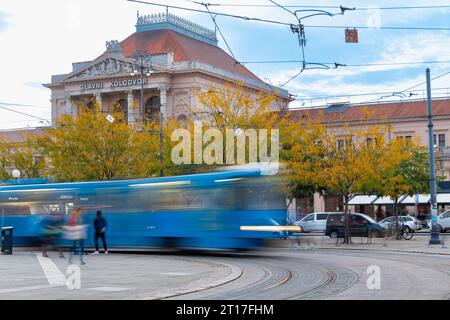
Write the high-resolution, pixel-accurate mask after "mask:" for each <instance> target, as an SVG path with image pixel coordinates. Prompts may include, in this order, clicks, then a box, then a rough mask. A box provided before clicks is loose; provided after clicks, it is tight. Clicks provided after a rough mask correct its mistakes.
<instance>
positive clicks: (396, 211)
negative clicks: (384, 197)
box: [394, 198, 401, 240]
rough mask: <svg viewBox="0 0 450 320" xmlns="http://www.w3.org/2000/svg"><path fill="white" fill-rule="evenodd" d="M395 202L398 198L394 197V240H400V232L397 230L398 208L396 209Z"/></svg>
mask: <svg viewBox="0 0 450 320" xmlns="http://www.w3.org/2000/svg"><path fill="white" fill-rule="evenodd" d="M397 202H398V198H394V217H395V239H396V240H400V239H401V236H400V232H398V231H399V230H398V229H399V227H400V226H399V223H398V222H399V221H398V210H397Z"/></svg>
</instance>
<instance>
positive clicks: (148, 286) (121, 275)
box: [0, 248, 242, 300]
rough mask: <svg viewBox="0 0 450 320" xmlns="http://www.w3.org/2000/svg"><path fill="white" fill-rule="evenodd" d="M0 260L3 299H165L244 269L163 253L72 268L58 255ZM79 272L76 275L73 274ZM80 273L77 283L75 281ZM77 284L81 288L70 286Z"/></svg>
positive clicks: (20, 254) (97, 259)
mask: <svg viewBox="0 0 450 320" xmlns="http://www.w3.org/2000/svg"><path fill="white" fill-rule="evenodd" d="M18 249H19V250H16V251H14V252H13V254H12V255H0V272H1V273H2V274H3V275H5V276H4V277H1V278H0V300H3V299H50V300H54V299H83V300H89V299H133V300H136V299H163V298H168V297H173V296H177V295H180V294H186V293H191V292H196V291H200V290H204V289H207V288H212V287H215V286H219V285H222V284H224V283H227V282H229V281H232V280H234V279H236V278H238V277H240V276H241V274H242V270H241V269H239V268H237V267H235V266H232V265H229V264H227V263H222V262H220V263H219V262H215V261H212V260H211V259H208V258H207V257H205V258H198V257H189V256H171V255H164V254H134V253H127V254H123V253H114V252H112V253H111V254H109V255H98V256H92V255H88V256H86V257H85V261H86V262H87V265H83V266H81V267H80V266H79V261H78V258H77V257H76V256H75V257H74V259H73V261H74V264H73V265H69V264H68V261H67V258H66V259H61V258H59V257H58V254H57V253H56V252H50V253H49V255H50V258H43V257H42V255H41V252H40V251H29V250H26V249H25V248H18ZM77 270H79V271H77ZM77 274H79V280H78V279H76V278H74V277H73V276H75V275H77ZM75 280H77V281H78V282H79V284H80V288H76V289H72V288H70V287H69V286H68V285H67V283H68V282H69V284H70V283H71V282H72V281H75Z"/></svg>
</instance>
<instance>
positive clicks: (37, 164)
mask: <svg viewBox="0 0 450 320" xmlns="http://www.w3.org/2000/svg"><path fill="white" fill-rule="evenodd" d="M22 140H23V142H21V143H9V144H7V146H8V150H9V152H8V154H7V159H8V163H9V166H10V167H11V168H14V169H18V170H19V171H20V173H21V177H22V178H26V179H32V178H42V177H44V176H45V174H46V162H45V158H44V157H43V149H42V147H41V146H40V145H39V143H38V141H37V140H38V138H37V137H34V136H27V137H23V139H22Z"/></svg>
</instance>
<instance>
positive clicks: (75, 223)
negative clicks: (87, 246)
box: [68, 208, 86, 265]
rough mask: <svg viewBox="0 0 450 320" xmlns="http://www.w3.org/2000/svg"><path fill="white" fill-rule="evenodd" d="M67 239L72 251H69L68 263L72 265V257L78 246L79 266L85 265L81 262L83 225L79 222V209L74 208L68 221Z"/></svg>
mask: <svg viewBox="0 0 450 320" xmlns="http://www.w3.org/2000/svg"><path fill="white" fill-rule="evenodd" d="M68 233H69V238H70V239H71V240H72V241H73V242H72V249H71V250H70V251H69V263H72V256H73V254H74V253H75V252H76V250H77V244H78V246H79V253H78V254H79V255H80V264H81V265H85V264H86V262H84V261H83V255H84V242H83V224H82V220H81V208H76V209H75V211H74V212H73V213H72V215H71V217H70V219H69V228H68Z"/></svg>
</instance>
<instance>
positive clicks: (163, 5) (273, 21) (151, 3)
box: [127, 0, 450, 31]
mask: <svg viewBox="0 0 450 320" xmlns="http://www.w3.org/2000/svg"><path fill="white" fill-rule="evenodd" d="M127 1H129V2H134V3H141V4H147V5H152V6H159V7H164V8H172V9H178V10H185V11H191V12H198V13H205V14H210V13H212V14H214V15H217V16H224V17H229V18H236V19H241V20H246V21H258V22H265V23H272V24H278V25H283V26H289V27H290V26H292V25H293V24H292V23H288V22H283V21H276V20H269V19H263V18H255V17H247V16H240V15H235V14H228V13H223V12H215V11H210V12H208V11H205V10H199V9H193V8H186V7H180V6H173V5H167V4H161V3H155V2H148V1H140V0H127ZM210 5H212V4H210ZM449 7H450V6H449ZM306 8H327V7H326V6H322V7H320V6H306ZM329 8H330V9H332V8H335V9H341V8H342V7H338V6H330V7H329ZM344 9H346V10H348V9H349V8H344ZM386 9H387V8H386ZM351 10H356V8H355V9H353V8H351ZM304 27H305V28H328V29H348V28H358V29H378V30H428V31H450V27H395V26H387V27H383V26H381V27H369V26H332V25H305V26H304Z"/></svg>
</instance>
